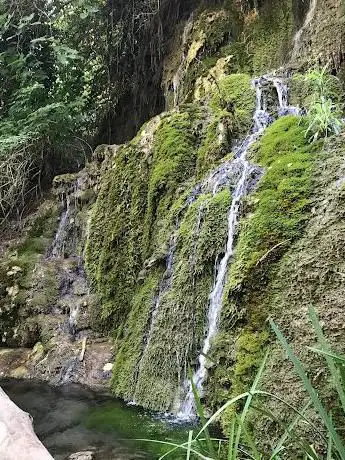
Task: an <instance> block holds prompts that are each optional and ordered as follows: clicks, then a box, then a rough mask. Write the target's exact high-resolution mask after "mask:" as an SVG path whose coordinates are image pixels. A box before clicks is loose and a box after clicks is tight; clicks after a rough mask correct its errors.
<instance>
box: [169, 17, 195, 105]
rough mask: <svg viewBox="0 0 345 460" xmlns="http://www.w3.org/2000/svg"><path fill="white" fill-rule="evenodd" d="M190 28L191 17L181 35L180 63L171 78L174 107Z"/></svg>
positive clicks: (191, 25)
mask: <svg viewBox="0 0 345 460" xmlns="http://www.w3.org/2000/svg"><path fill="white" fill-rule="evenodd" d="M192 28H193V15H191V16H190V18H189V19H188V21H187V23H186V25H185V28H184V30H183V34H182V50H183V51H182V56H181V63H180V65H179V67H178V69H177V72H176V73H175V75H174V76H173V81H172V84H173V90H174V107H177V106H178V104H179V100H180V87H181V82H182V80H183V77H184V74H185V64H186V59H187V55H186V51H185V47H186V44H187V39H188V37H189V35H190V32H191V30H192Z"/></svg>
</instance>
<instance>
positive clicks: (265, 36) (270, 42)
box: [244, 0, 295, 75]
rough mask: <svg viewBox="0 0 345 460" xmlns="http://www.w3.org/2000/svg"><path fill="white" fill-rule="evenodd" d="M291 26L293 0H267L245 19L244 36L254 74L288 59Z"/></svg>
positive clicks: (258, 73)
mask: <svg viewBox="0 0 345 460" xmlns="http://www.w3.org/2000/svg"><path fill="white" fill-rule="evenodd" d="M294 29H295V26H294V18H293V14H292V0H282V1H280V2H276V3H274V2H266V3H265V4H264V5H263V6H262V8H260V13H259V14H258V15H256V16H253V17H250V18H248V20H247V21H246V26H245V30H244V35H245V36H247V37H248V45H247V46H248V48H249V52H250V54H251V56H252V62H253V70H254V73H255V74H256V75H260V74H262V73H263V72H266V73H267V71H268V70H273V69H277V68H279V67H280V66H281V65H282V64H284V63H285V62H286V61H287V60H288V59H289V56H290V53H291V43H292V38H293V33H294Z"/></svg>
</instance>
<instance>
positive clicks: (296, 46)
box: [291, 0, 317, 60]
mask: <svg viewBox="0 0 345 460" xmlns="http://www.w3.org/2000/svg"><path fill="white" fill-rule="evenodd" d="M316 7H317V0H310V5H309V11H308V13H307V16H306V18H305V21H304V24H303V25H302V27H301V28H300V29H299V30H298V31H297V32H296V34H295V36H294V39H293V50H292V54H291V58H292V59H293V60H294V59H296V57H297V55H298V53H299V51H300V48H301V39H302V37H303V34H304V32H305V30H306V29H307V27H308V26H309V24H310V23H311V21H312V20H313V19H314V16H315V12H316Z"/></svg>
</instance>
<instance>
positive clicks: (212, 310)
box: [178, 76, 298, 419]
mask: <svg viewBox="0 0 345 460" xmlns="http://www.w3.org/2000/svg"><path fill="white" fill-rule="evenodd" d="M269 84H271V85H272V86H273V87H274V88H275V89H276V91H277V95H278V101H279V107H278V108H279V115H286V114H288V113H293V114H297V113H298V109H296V108H294V107H290V106H289V105H288V89H287V87H286V85H284V83H283V81H282V80H281V79H279V78H278V77H275V76H264V77H260V78H258V79H255V80H254V81H253V85H254V87H255V90H256V110H255V114H254V128H253V132H252V134H250V135H249V136H247V137H246V138H245V139H244V141H243V143H242V144H241V145H240V146H239V147H238V148H237V149H236V150H235V152H234V153H235V160H233V161H232V162H231V163H232V168H234V167H236V168H238V169H239V170H240V171H241V172H240V174H239V175H238V179H237V184H236V186H235V187H234V191H233V195H232V204H231V208H230V211H229V214H228V239H227V244H226V250H225V254H224V256H223V257H222V259H221V260H220V261H219V264H217V265H218V269H217V273H216V277H215V281H214V286H213V290H212V292H211V294H210V300H209V308H208V315H207V334H206V337H205V340H204V344H203V347H202V351H201V353H200V355H199V357H198V368H197V370H196V372H195V373H194V375H193V383H194V386H195V388H196V390H197V391H198V393H199V395H200V396H202V393H203V385H204V382H205V380H206V378H207V355H208V353H209V352H210V349H211V345H212V340H213V339H214V337H215V336H216V334H217V332H218V322H219V317H220V313H221V309H222V301H223V294H224V286H225V282H226V277H227V274H228V266H229V263H230V261H231V258H232V256H233V253H234V247H235V236H236V229H237V225H238V221H239V217H240V206H241V202H242V199H243V197H244V196H245V195H246V193H247V188H248V182H249V180H250V177H251V173H252V171H253V168H254V167H253V166H252V165H251V164H250V163H249V161H248V160H247V153H248V150H249V149H250V147H251V146H252V145H253V144H254V143H255V142H256V141H257V140H258V139H259V137H260V136H261V135H262V134H263V132H264V131H265V129H266V128H267V126H268V125H269V124H270V123H271V122H272V117H271V116H270V115H269V113H268V112H267V111H266V103H265V97H264V93H263V87H264V86H267V85H269ZM222 168H223V169H222V170H223V174H225V175H228V168H226V167H225V165H223V166H222ZM219 171H220V169H219V168H218V169H217V170H216V173H213V174H212V175H211V176H210V177H214V176H215V174H216V175H217V172H218V174H219ZM220 175H221V176H222V174H220ZM208 180H210V179H208ZM221 182H222V181H221V180H220V178H218V179H217V180H216V182H215V184H216V185H213V192H214V193H217V192H218V185H219V183H221ZM186 387H187V395H186V397H185V399H184V401H183V402H182V403H181V405H180V410H179V413H178V417H179V418H181V419H189V418H191V417H193V416H194V415H195V401H194V394H193V388H192V384H191V382H187V385H186Z"/></svg>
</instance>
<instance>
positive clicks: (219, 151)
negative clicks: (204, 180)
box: [197, 74, 255, 177]
mask: <svg viewBox="0 0 345 460" xmlns="http://www.w3.org/2000/svg"><path fill="white" fill-rule="evenodd" d="M209 105H210V109H211V120H210V121H209V123H208V125H207V129H206V132H205V134H204V136H203V138H202V141H201V144H200V147H199V149H198V153H197V155H198V163H197V173H198V177H202V176H203V175H204V174H205V173H206V172H207V171H209V170H210V169H212V168H214V167H215V166H216V165H217V164H218V163H219V160H221V159H222V158H224V157H225V156H226V155H227V154H228V153H230V151H231V143H232V141H233V140H235V139H239V138H241V137H242V136H244V135H245V134H246V133H247V131H248V130H249V129H250V127H251V125H252V118H253V113H254V110H255V90H254V88H253V86H252V84H251V78H250V76H249V75H246V74H232V75H229V76H227V77H224V78H222V79H221V80H220V81H219V82H218V84H217V89H216V90H215V91H214V94H213V95H212V97H211V101H210V104H209ZM227 109H228V110H227ZM229 110H231V111H229Z"/></svg>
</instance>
